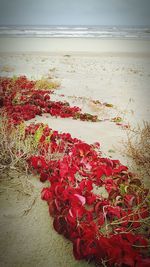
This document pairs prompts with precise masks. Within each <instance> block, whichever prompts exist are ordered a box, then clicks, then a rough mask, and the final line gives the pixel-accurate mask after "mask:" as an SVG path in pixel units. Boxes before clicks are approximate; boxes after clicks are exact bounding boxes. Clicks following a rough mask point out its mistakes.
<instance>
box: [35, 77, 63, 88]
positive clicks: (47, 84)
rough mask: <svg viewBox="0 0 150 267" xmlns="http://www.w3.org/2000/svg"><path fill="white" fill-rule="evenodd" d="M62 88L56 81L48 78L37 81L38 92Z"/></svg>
mask: <svg viewBox="0 0 150 267" xmlns="http://www.w3.org/2000/svg"><path fill="white" fill-rule="evenodd" d="M59 86H60V84H59V83H58V82H56V81H50V80H49V79H47V78H41V79H40V80H37V81H36V83H35V88H36V89H38V90H53V89H57V88H58V87H59Z"/></svg>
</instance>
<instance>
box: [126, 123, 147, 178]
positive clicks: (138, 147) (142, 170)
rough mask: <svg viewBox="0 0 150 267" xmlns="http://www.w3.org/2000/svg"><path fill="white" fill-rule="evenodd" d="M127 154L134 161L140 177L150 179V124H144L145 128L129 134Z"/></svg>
mask: <svg viewBox="0 0 150 267" xmlns="http://www.w3.org/2000/svg"><path fill="white" fill-rule="evenodd" d="M124 152H125V154H126V155H127V156H128V157H129V158H131V159H132V162H133V168H134V169H135V170H137V172H138V174H139V176H140V177H141V178H144V181H146V180H145V179H146V178H148V177H150V124H149V123H148V122H143V126H142V127H141V126H138V127H136V128H134V129H132V128H130V129H129V130H128V132H127V141H126V142H125V149H124Z"/></svg>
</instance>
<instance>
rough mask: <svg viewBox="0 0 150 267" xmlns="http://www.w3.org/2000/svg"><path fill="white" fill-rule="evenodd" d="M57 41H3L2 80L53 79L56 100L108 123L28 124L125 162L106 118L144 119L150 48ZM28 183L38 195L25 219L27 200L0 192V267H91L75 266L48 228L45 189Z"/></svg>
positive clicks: (120, 136) (117, 130)
mask: <svg viewBox="0 0 150 267" xmlns="http://www.w3.org/2000/svg"><path fill="white" fill-rule="evenodd" d="M62 40H63V41H62ZM62 40H61V44H60V43H59V42H58V41H59V40H57V39H51V41H50V40H47V39H46V40H44V39H43V40H41V39H40V40H38V38H37V39H35V40H31V39H30V40H29V39H24V38H22V39H13V40H12V39H9V42H8V39H7V43H6V39H5V40H4V39H1V40H0V49H1V50H0V51H1V54H0V73H1V75H3V76H12V75H27V76H28V77H29V78H34V79H37V78H41V77H42V76H51V77H53V78H55V80H57V81H59V82H60V84H61V86H60V88H59V89H58V90H57V91H56V95H54V96H53V98H54V99H61V100H65V99H66V100H67V101H69V102H70V103H71V104H73V105H79V106H81V107H82V108H83V110H84V111H89V112H90V113H93V114H97V115H98V116H99V118H100V119H105V120H106V119H108V120H106V121H102V122H96V123H91V122H81V121H74V120H72V119H61V118H57V119H56V118H54V117H53V118H52V117H50V116H49V115H46V114H45V115H43V116H42V117H37V118H36V119H34V120H32V121H37V122H39V121H42V122H44V123H48V124H49V126H50V127H51V128H53V129H56V130H59V131H62V132H70V133H71V134H72V136H73V137H78V138H80V139H82V140H85V141H86V142H88V143H93V142H95V141H99V142H100V143H101V149H102V151H103V154H104V156H111V157H113V158H117V159H120V160H121V161H122V162H123V163H125V164H126V163H127V158H126V157H125V156H124V155H123V154H122V153H121V152H120V150H121V147H122V141H123V140H125V139H126V130H125V129H122V127H119V126H117V125H116V124H115V123H113V122H110V118H112V117H115V116H121V117H122V118H123V120H124V122H125V123H130V125H132V126H135V125H137V123H140V124H141V123H142V121H143V120H147V121H148V120H149V114H150V107H149V99H150V88H149V86H150V51H149V42H148V41H147V42H146V41H143V43H142V41H139V42H138V41H133V40H132V41H129V40H128V41H123V40H118V41H117V40H115V41H114V40H112V41H111V40H109V42H108V41H106V40H102V41H101V42H100V41H97V42H96V40H95V43H94V40H84V41H82V40H77V39H75V41H73V40H72V39H68V42H67V40H66V39H62ZM71 41H72V42H71ZM4 44H5V45H4ZM106 44H107V45H106ZM42 45H43V46H42ZM84 46H85V47H84ZM83 50H84V51H86V53H83ZM117 51H118V52H117ZM25 52H26V53H25ZM61 94H64V95H65V97H61V96H60V95H61ZM85 97H86V98H88V99H84V98H85ZM92 100H99V101H101V102H108V103H112V104H113V105H114V107H113V108H104V109H101V107H100V106H98V105H94V104H93V102H92ZM112 151H113V152H112ZM32 182H33V184H34V185H35V187H36V191H37V192H38V195H39V196H38V197H37V200H36V202H35V205H34V206H33V208H32V210H31V211H30V212H29V213H28V214H27V215H26V216H20V215H21V213H22V210H23V209H24V208H25V207H26V205H27V203H28V201H29V199H28V198H27V197H25V196H24V197H22V196H21V195H20V194H19V193H17V192H15V191H14V190H11V189H9V190H5V191H4V190H2V191H3V193H1V194H0V198H1V200H0V203H1V204H0V205H1V207H0V208H1V212H0V217H1V218H0V222H1V226H0V232H1V245H0V251H1V252H0V254H1V266H9V267H12V266H14V267H19V266H20V267H22V266H24V267H28V266H30V267H34V266H35V267H36V266H39V267H42V266H44V267H51V266H53V267H75V266H81V267H82V266H88V264H87V263H84V262H78V261H75V260H74V258H73V256H72V245H71V244H70V243H69V242H68V241H66V240H65V239H64V238H63V237H62V236H59V235H58V234H57V233H56V232H55V231H54V230H53V227H52V219H51V218H50V217H49V214H48V207H47V204H46V203H44V202H43V201H41V200H40V190H41V186H43V185H41V184H40V182H39V181H38V180H37V179H36V180H35V181H32Z"/></svg>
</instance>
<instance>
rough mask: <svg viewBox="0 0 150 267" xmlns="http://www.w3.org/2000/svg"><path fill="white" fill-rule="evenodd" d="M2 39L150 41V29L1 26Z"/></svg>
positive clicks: (0, 35)
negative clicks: (44, 38)
mask: <svg viewBox="0 0 150 267" xmlns="http://www.w3.org/2000/svg"><path fill="white" fill-rule="evenodd" d="M0 37H42V38H43V37H46V38H47V37H53V38H55V37H58V38H60V37H62V38H63V37H64V38H67V37H74V38H82V37H83V38H123V39H124V38H125V39H149V40H150V27H137V26H136V27H130V26H128V27H127V26H113V27H110V26H1V27H0Z"/></svg>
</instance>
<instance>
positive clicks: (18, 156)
mask: <svg viewBox="0 0 150 267" xmlns="http://www.w3.org/2000/svg"><path fill="white" fill-rule="evenodd" d="M25 127H26V126H25V123H21V124H19V125H18V126H13V125H12V124H11V123H10V122H9V120H8V119H7V116H6V115H4V116H3V117H0V169H1V170H3V169H8V168H10V169H18V170H19V169H20V170H23V169H26V160H27V158H28V157H29V155H31V154H32V153H34V152H35V150H36V147H35V143H34V142H33V138H32V137H30V136H28V137H25Z"/></svg>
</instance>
